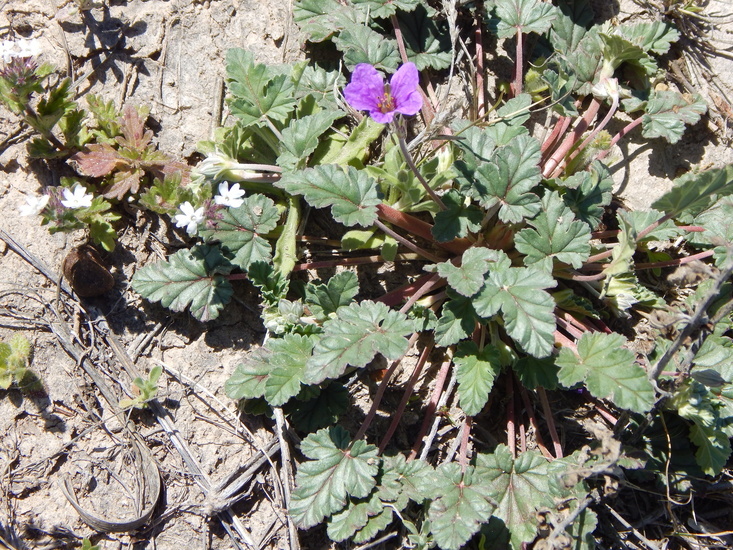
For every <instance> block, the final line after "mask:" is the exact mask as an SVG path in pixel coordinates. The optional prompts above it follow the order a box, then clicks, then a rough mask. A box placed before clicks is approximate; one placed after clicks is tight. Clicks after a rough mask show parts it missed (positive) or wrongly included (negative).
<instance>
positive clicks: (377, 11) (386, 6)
mask: <svg viewBox="0 0 733 550" xmlns="http://www.w3.org/2000/svg"><path fill="white" fill-rule="evenodd" d="M351 1H352V3H353V4H354V5H355V6H356V7H358V8H359V9H360V10H361V11H362V13H365V14H366V13H368V14H369V15H370V16H371V17H372V18H374V19H376V18H384V19H386V18H388V17H390V16H392V15H394V14H395V13H397V10H401V11H405V12H410V11H412V10H414V9H415V8H417V7H418V6H420V5H421V4H420V0H351Z"/></svg>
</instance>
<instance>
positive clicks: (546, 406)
mask: <svg viewBox="0 0 733 550" xmlns="http://www.w3.org/2000/svg"><path fill="white" fill-rule="evenodd" d="M537 395H539V396H540V403H542V410H543V411H544V413H545V422H547V429H548V430H549V432H550V438H551V439H552V446H553V448H554V450H555V458H562V445H561V444H560V438H559V437H558V436H557V429H556V428H555V418H554V417H553V416H552V408H551V407H550V401H549V400H548V399H547V393H546V392H545V388H543V387H542V386H540V387H539V388H537Z"/></svg>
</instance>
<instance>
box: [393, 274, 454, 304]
mask: <svg viewBox="0 0 733 550" xmlns="http://www.w3.org/2000/svg"><path fill="white" fill-rule="evenodd" d="M446 284H447V281H446V280H445V279H442V278H441V277H440V275H438V274H437V273H436V274H434V275H433V276H432V277H430V278H429V279H428V280H427V282H426V283H425V284H424V285H422V286H421V287H420V288H419V289H418V290H416V291H415V293H414V294H413V295H412V296H410V298H409V299H408V300H407V302H405V305H404V306H402V307H401V308H400V313H407V312H408V311H410V308H411V307H412V306H413V305H415V302H417V301H418V300H419V299H420V298H422V297H423V296H425V295H426V294H427V293H428V292H430V291H431V290H432V289H433V287H436V286H437V287H441V286H445V285H446Z"/></svg>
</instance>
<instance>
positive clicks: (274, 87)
mask: <svg viewBox="0 0 733 550" xmlns="http://www.w3.org/2000/svg"><path fill="white" fill-rule="evenodd" d="M226 62H227V82H228V84H229V90H230V91H231V93H232V96H233V97H232V98H231V99H229V106H230V109H231V111H232V113H233V114H234V115H235V116H236V117H238V118H239V119H240V120H241V123H242V124H243V125H244V126H250V125H253V124H255V125H266V124H267V120H268V119H269V120H271V121H275V122H280V123H284V122H285V121H286V120H287V118H288V116H289V115H290V113H291V112H292V111H293V109H294V108H295V98H294V97H293V89H294V87H293V82H292V80H291V79H290V77H289V76H288V75H286V74H282V73H281V71H279V70H277V69H275V68H273V67H268V66H266V65H264V64H261V63H255V61H254V56H253V55H252V53H250V52H248V51H245V50H243V49H241V48H232V49H230V50H229V51H228V52H227V56H226Z"/></svg>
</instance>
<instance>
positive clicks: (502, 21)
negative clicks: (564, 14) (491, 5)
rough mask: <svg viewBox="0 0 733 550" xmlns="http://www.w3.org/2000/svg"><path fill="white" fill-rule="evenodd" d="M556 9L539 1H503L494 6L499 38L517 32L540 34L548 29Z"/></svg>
mask: <svg viewBox="0 0 733 550" xmlns="http://www.w3.org/2000/svg"><path fill="white" fill-rule="evenodd" d="M555 12H556V9H555V8H554V7H553V6H552V4H547V3H544V2H540V1H539V0H504V1H502V2H499V3H498V4H497V6H496V15H497V17H499V25H498V27H497V34H498V35H499V38H508V37H510V36H514V35H515V34H516V33H517V32H520V33H530V32H536V33H537V34H542V33H544V32H545V31H547V30H548V29H549V28H550V25H551V24H552V21H553V19H555V15H556V13H555Z"/></svg>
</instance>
